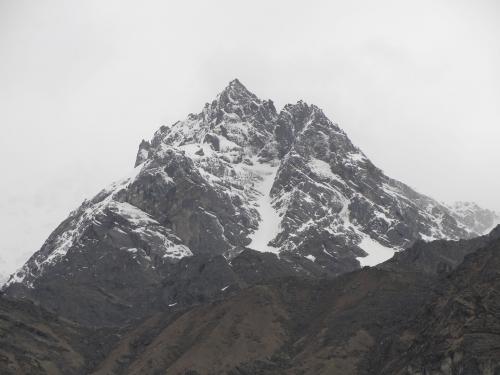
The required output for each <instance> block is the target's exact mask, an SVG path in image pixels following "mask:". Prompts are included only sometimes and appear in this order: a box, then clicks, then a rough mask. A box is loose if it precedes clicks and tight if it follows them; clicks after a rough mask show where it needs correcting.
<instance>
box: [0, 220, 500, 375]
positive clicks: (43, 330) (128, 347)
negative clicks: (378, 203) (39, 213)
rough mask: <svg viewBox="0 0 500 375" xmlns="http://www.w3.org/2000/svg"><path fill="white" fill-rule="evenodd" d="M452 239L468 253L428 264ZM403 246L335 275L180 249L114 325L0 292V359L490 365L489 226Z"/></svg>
mask: <svg viewBox="0 0 500 375" xmlns="http://www.w3.org/2000/svg"><path fill="white" fill-rule="evenodd" d="M427 245H431V244H427ZM452 247H453V248H454V249H455V250H456V251H457V252H458V253H459V254H466V253H469V254H468V255H466V256H465V259H464V261H463V262H462V263H461V264H460V265H458V266H456V265H455V263H454V262H455V260H454V259H458V256H457V257H456V258H453V259H452V262H451V263H449V264H450V266H449V268H447V269H445V270H444V271H442V272H436V270H437V269H439V268H440V265H441V264H442V262H443V260H447V258H448V256H449V255H450V254H452V252H451V251H450V249H451V248H452ZM413 249H414V250H413ZM412 250H413V251H412ZM408 252H409V253H413V254H418V255H419V256H420V257H421V256H422V254H425V255H426V257H425V258H424V259H425V261H424V262H422V261H420V260H418V261H417V262H416V263H415V267H413V268H412V263H411V262H410V261H408V259H409V258H402V257H399V259H396V260H395V261H393V262H387V263H386V264H385V265H386V266H387V264H389V266H387V267H386V266H384V265H381V266H380V267H377V268H368V267H365V268H363V269H361V270H356V271H353V272H350V273H347V274H344V275H341V276H338V277H336V278H333V279H326V278H321V277H320V276H321V274H320V273H317V272H321V270H322V268H321V267H317V268H315V267H316V266H317V265H316V264H315V262H312V261H309V260H307V259H306V260H307V262H304V263H303V264H302V267H301V268H298V270H299V274H300V275H301V276H302V277H297V276H296V275H297V273H296V271H295V270H294V271H291V270H290V268H294V269H295V268H296V267H297V266H296V265H297V263H298V261H297V260H293V259H278V258H277V257H276V256H274V255H273V254H269V253H260V252H256V251H253V250H248V249H243V250H242V251H241V252H239V253H238V254H236V255H235V254H234V253H233V254H232V255H231V256H230V257H228V258H229V259H231V260H230V262H229V263H228V262H227V261H226V258H224V257H223V256H221V255H218V256H215V257H209V256H208V255H206V254H203V255H199V256H193V257H184V258H182V259H181V260H180V261H178V262H176V263H175V264H174V263H172V264H169V267H170V268H169V269H168V270H166V271H165V275H167V274H168V275H169V276H168V277H165V279H164V280H163V282H162V285H161V286H158V290H159V291H163V292H164V294H163V295H159V297H158V300H162V299H163V301H162V303H163V307H162V308H161V309H159V310H157V311H156V312H154V314H152V315H151V316H149V317H148V318H146V319H143V320H139V321H136V322H134V323H133V324H131V325H130V326H128V327H124V328H121V329H104V330H103V329H102V328H101V329H99V330H96V329H90V328H85V327H82V326H80V325H78V324H75V323H71V322H69V321H67V320H64V319H60V318H58V317H57V316H56V315H54V314H52V313H49V312H47V311H45V310H44V309H42V308H40V307H38V306H34V305H33V304H32V303H29V302H22V301H12V300H9V299H6V298H5V297H2V296H0V372H1V373H6V374H10V373H13V374H14V373H16V374H17V373H21V374H22V373H29V374H54V373H64V374H155V373H168V374H174V375H177V374H203V375H205V374H227V375H233V374H234V375H241V374H248V375H250V374H264V375H275V374H307V375H313V374H315V375H316V374H319V375H337V374H338V375H378V374H380V375H400V374H401V375H402V374H406V375H409V374H411V375H413V374H438V375H445V374H446V375H463V374H467V375H468V374H471V375H472V374H496V373H497V372H498V371H499V370H500V360H499V358H500V352H499V348H500V335H499V332H500V325H499V322H500V303H499V302H500V298H499V296H500V276H499V273H498V269H500V268H499V267H500V226H499V227H497V228H496V230H495V231H493V232H492V233H491V234H490V235H489V236H483V237H480V238H478V239H472V240H468V241H459V242H455V241H448V243H447V244H446V243H445V241H436V243H435V246H423V244H421V243H417V244H416V245H415V246H414V247H413V248H410V249H409V250H408ZM300 259H303V258H302V257H301V258H300ZM444 268H446V267H444ZM183 270H185V271H183ZM290 275H294V276H290ZM275 276H278V277H275ZM256 282H259V284H256ZM221 295H222V296H221ZM144 301H146V300H144ZM193 304H195V306H193ZM189 306H190V307H189Z"/></svg>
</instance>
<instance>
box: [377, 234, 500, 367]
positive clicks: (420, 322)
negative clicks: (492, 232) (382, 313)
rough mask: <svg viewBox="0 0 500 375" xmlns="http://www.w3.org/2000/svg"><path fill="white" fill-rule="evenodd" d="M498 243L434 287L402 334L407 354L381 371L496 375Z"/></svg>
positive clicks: (499, 363) (499, 354)
mask: <svg viewBox="0 0 500 375" xmlns="http://www.w3.org/2000/svg"><path fill="white" fill-rule="evenodd" d="M499 267H500V240H499V239H498V237H497V238H496V239H495V240H491V241H489V242H488V243H487V244H486V245H484V247H482V248H480V249H479V250H477V251H476V252H475V253H472V254H470V255H467V256H466V257H465V260H464V261H463V263H462V264H461V265H460V266H459V267H458V268H457V269H456V270H455V271H454V272H452V273H451V274H450V275H449V276H448V277H447V278H446V279H444V280H443V281H442V283H441V284H440V285H439V294H438V296H437V297H436V298H434V299H433V300H432V301H431V302H430V303H429V304H428V305H427V306H426V307H425V308H424V309H423V310H422V311H421V312H420V313H419V314H418V315H417V316H416V318H415V319H414V322H415V323H414V325H413V326H411V327H410V328H409V329H408V331H407V332H405V333H403V334H411V335H415V338H414V339H413V341H412V343H411V345H410V346H409V348H408V350H407V352H406V353H405V354H404V355H402V356H400V357H394V358H393V361H390V362H388V363H389V364H388V365H386V366H385V371H387V373H397V374H408V375H410V374H411V375H414V374H429V373H432V374H437V375H444V374H497V373H500V275H499V272H498V270H499V269H500V268H499Z"/></svg>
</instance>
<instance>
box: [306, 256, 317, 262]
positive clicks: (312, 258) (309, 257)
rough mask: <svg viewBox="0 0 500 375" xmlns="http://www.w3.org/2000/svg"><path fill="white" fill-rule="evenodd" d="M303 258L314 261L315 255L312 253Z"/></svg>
mask: <svg viewBox="0 0 500 375" xmlns="http://www.w3.org/2000/svg"><path fill="white" fill-rule="evenodd" d="M304 258H307V259H309V260H310V261H311V262H314V261H315V260H316V257H315V256H314V255H312V254H309V255H306V256H305V257H304Z"/></svg>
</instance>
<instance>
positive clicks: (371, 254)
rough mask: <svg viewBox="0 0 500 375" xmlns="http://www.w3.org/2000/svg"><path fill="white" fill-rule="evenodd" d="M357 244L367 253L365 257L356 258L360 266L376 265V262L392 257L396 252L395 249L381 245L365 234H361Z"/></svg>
mask: <svg viewBox="0 0 500 375" xmlns="http://www.w3.org/2000/svg"><path fill="white" fill-rule="evenodd" d="M358 246H359V247H360V248H362V249H363V250H364V251H366V252H367V253H368V255H367V256H365V257H357V258H356V259H357V260H358V261H359V263H360V264H361V267H365V266H370V267H372V266H376V265H377V264H379V263H382V262H385V261H386V260H388V259H390V258H392V256H393V255H394V253H395V252H396V250H395V249H392V248H390V247H386V246H384V245H382V244H381V243H379V242H377V241H375V240H374V239H372V238H371V237H370V236H369V235H367V234H365V235H364V236H363V238H362V240H361V243H360V244H359V245H358Z"/></svg>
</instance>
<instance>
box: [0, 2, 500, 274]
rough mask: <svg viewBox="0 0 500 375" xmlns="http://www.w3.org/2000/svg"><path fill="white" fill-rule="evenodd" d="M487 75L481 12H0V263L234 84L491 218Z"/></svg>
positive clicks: (248, 6)
mask: <svg viewBox="0 0 500 375" xmlns="http://www.w3.org/2000/svg"><path fill="white" fill-rule="evenodd" d="M499 67H500V2H499V1H495V0H491V1H486V0H483V1H481V0H474V1H473V0H469V1H458V0H419V1H417V0H415V1H401V0H398V1H381V0H379V1H371V0H365V1H347V0H346V1H304V0H301V1H291V0H286V1H269V0H267V1H255V0H254V1H235V0H232V1H221V0H218V1H210V2H209V1H182V2H181V1H145V0H141V1H123V0H121V1H118V0H117V1H104V0H85V1H82V0H80V1H69V0H60V1H46V0H37V1H35V0H32V1H23V0H11V1H9V0H0V126H1V136H0V159H1V160H2V167H1V185H0V189H1V191H0V193H1V194H0V238H1V240H2V241H1V243H0V257H1V258H3V262H4V263H5V264H6V265H7V267H8V269H9V270H13V268H15V267H17V266H19V265H20V264H21V263H22V262H23V261H24V260H25V259H26V258H27V257H28V256H29V255H30V254H31V253H33V252H34V251H36V250H37V249H38V248H39V247H40V246H41V244H42V242H43V241H44V239H45V238H46V237H47V236H48V234H49V233H50V231H51V230H52V229H54V227H55V226H56V225H57V224H58V223H59V222H60V221H61V220H63V219H64V218H65V217H66V216H67V214H68V212H69V211H70V210H72V209H74V208H76V207H77V206H78V205H79V204H80V202H81V201H82V200H83V199H84V198H85V197H90V196H92V195H93V194H95V193H96V192H97V191H99V190H100V189H101V188H102V187H104V186H105V185H107V184H108V183H109V182H111V181H113V180H115V179H117V178H119V177H120V176H122V175H124V174H126V173H127V171H128V170H130V168H132V166H133V163H134V160H135V154H136V151H137V146H138V144H139V142H140V140H141V139H142V138H146V139H149V138H150V137H151V135H152V134H153V132H154V131H155V130H156V129H157V128H158V127H159V126H160V125H162V124H169V123H172V122H174V121H176V120H178V119H183V118H185V116H186V115H187V114H188V113H190V112H198V111H199V110H201V108H202V106H203V104H204V103H205V102H206V101H209V100H211V99H212V98H214V97H215V95H216V94H217V93H218V92H219V91H220V90H221V89H222V88H223V87H224V86H225V85H226V84H227V83H228V82H229V81H230V80H231V79H233V78H235V77H238V78H239V79H240V80H241V81H242V82H243V83H244V84H245V85H246V86H247V87H248V88H249V89H250V90H251V91H253V92H254V93H256V94H257V95H258V96H259V97H261V98H263V99H267V98H271V99H273V100H274V102H275V104H276V106H277V108H281V107H282V106H283V105H284V104H286V103H288V102H296V101H297V100H299V99H303V100H305V101H307V102H310V103H314V104H317V105H319V106H320V107H322V108H323V109H324V111H325V113H326V114H327V115H328V116H329V117H330V118H331V119H332V120H333V121H336V122H338V123H339V124H340V126H341V127H342V128H343V129H344V130H345V131H346V132H347V133H348V135H349V136H350V137H351V139H352V140H353V142H354V143H355V144H357V145H358V146H359V147H361V149H362V150H363V151H364V152H365V153H366V154H367V155H368V157H370V158H371V159H372V161H373V162H375V164H377V165H378V166H379V167H380V168H382V169H383V170H384V171H385V172H386V173H387V174H389V175H390V176H392V177H395V178H397V179H400V180H402V181H404V182H406V183H408V184H409V185H411V186H413V187H414V188H416V189H417V190H419V191H420V192H422V193H426V194H428V195H431V196H433V197H435V198H437V199H439V200H442V201H448V202H452V201H455V200H473V201H476V202H478V203H479V204H481V205H483V206H485V207H489V208H493V209H496V210H499V211H500V199H499V196H498V192H499V191H500V175H499V173H498V166H499V164H500V147H499V141H500V126H499V125H500V73H499V72H500V69H499ZM0 267H1V266H0ZM0 270H1V268H0Z"/></svg>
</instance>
